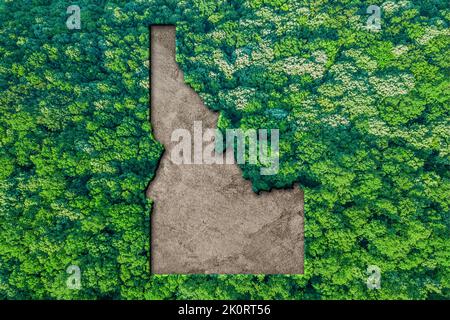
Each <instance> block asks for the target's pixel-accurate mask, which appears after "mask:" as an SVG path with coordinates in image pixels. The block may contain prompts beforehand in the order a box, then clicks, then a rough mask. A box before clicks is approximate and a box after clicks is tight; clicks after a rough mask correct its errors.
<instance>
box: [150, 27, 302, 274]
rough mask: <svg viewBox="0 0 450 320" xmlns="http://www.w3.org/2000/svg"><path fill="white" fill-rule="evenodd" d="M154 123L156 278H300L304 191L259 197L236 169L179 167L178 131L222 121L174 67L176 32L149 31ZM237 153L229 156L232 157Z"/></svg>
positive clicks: (153, 247) (170, 29) (153, 246)
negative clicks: (159, 150) (158, 151)
mask: <svg viewBox="0 0 450 320" xmlns="http://www.w3.org/2000/svg"><path fill="white" fill-rule="evenodd" d="M150 114H151V122H152V126H153V132H154V135H155V138H156V139H157V140H158V141H159V142H161V143H162V144H163V145H164V147H165V152H164V154H163V156H162V158H161V161H160V164H159V167H158V169H157V172H156V177H155V179H154V180H153V181H152V182H151V183H150V185H149V188H148V190H147V196H148V197H149V198H151V199H153V200H154V203H153V209H152V216H151V224H152V230H151V269H152V273H154V274H192V273H197V274H212V273H214V274H301V273H303V251H304V250H303V245H304V244H303V216H304V213H303V192H302V191H301V190H300V189H299V188H298V187H297V186H295V187H294V188H293V189H286V190H272V191H271V192H261V193H260V194H259V195H258V194H256V193H254V192H253V191H252V188H251V183H250V181H247V180H244V179H243V178H242V173H241V171H240V169H239V168H238V166H237V165H230V164H212V165H206V164H204V165H194V164H191V165H188V164H183V165H176V164H174V163H172V161H171V160H170V152H171V150H172V148H173V147H174V146H175V145H176V143H175V142H171V135H172V132H173V130H175V129H177V128H183V129H187V130H189V131H190V132H191V134H192V136H193V133H192V132H193V123H194V121H202V122H203V129H204V130H205V129H206V128H215V127H216V124H217V118H218V114H217V113H215V112H213V111H211V110H209V109H208V108H207V107H206V106H205V105H204V104H203V102H202V101H201V99H200V97H199V96H198V95H197V94H196V93H195V92H194V91H193V90H192V89H191V88H190V87H189V86H187V85H186V84H185V83H184V78H183V73H182V71H181V70H180V69H179V67H178V65H177V63H176V62H175V27H174V26H152V27H151V110H150ZM231 152H232V151H231Z"/></svg>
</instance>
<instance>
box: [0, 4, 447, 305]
mask: <svg viewBox="0 0 450 320" xmlns="http://www.w3.org/2000/svg"><path fill="white" fill-rule="evenodd" d="M75 3H76V4H78V5H79V6H80V7H81V9H82V10H81V21H82V29H81V30H68V29H67V28H66V24H65V21H66V18H67V15H66V8H67V6H68V4H67V2H66V1H61V0H54V1H50V0H33V1H23V0H18V1H6V0H2V1H1V2H0V21H2V28H1V30H0V39H1V42H0V43H1V46H0V56H1V60H0V61H1V62H0V88H1V92H2V95H1V96H0V144H1V150H0V164H1V165H0V177H1V180H0V221H1V223H0V298H8V299H19V298H34V299H42V298H59V299H69V298H85V299H86V298H111V299H177V298H186V299H193V298H197V299H207V298H209V299H219V298H222V299H236V298H240V299H270V298H272V299H448V298H450V241H449V224H450V220H449V219H450V218H449V205H450V203H449V202H450V201H449V199H450V197H449V194H450V183H449V173H448V172H449V170H448V169H449V164H450V163H449V152H450V151H449V145H448V137H449V134H450V130H449V127H450V126H449V106H450V90H449V89H450V79H449V74H450V73H449V71H450V70H449V67H450V56H449V55H448V52H449V46H450V41H449V39H450V37H449V35H450V32H449V22H450V21H449V20H450V9H449V7H448V2H447V1H445V0H427V1H388V2H384V3H383V5H382V29H381V30H380V31H378V32H375V31H371V30H368V29H367V28H366V27H365V23H366V20H367V17H368V15H367V14H366V8H367V7H368V6H369V5H370V4H371V3H369V2H368V1H359V0H340V1H327V0H320V1H303V0H291V1H283V0H246V1H237V0H236V1H224V0H193V1H187V0H180V1H175V0H165V1H164V0H153V1H144V0H133V1H123V0H114V1H112V0H110V1H89V0H79V1H75ZM163 23H165V24H176V25H177V52H178V53H177V61H178V62H179V63H180V65H181V66H182V68H183V70H184V72H185V79H186V82H187V83H189V84H190V85H191V86H192V87H193V88H194V89H195V90H196V91H197V92H198V93H199V94H200V96H201V97H202V98H203V99H204V101H205V103H206V104H207V105H208V107H210V108H212V109H214V110H220V111H221V121H220V125H221V126H223V127H233V128H239V127H243V128H249V127H254V128H280V131H281V132H280V138H281V141H280V160H281V163H280V172H279V174H278V175H275V176H260V175H259V174H258V172H259V170H256V169H255V167H254V166H242V170H243V175H244V177H245V178H247V179H250V180H251V181H252V182H253V186H254V189H255V190H264V189H265V190H267V189H270V188H272V187H276V188H282V187H286V186H289V185H292V184H293V183H294V182H298V183H300V185H301V187H302V188H303V189H304V190H305V217H306V224H305V238H306V252H305V275H299V276H278V275H273V276H262V275H234V276H206V275H205V276H203V275H196V276H150V275H149V263H148V261H149V250H150V248H149V245H148V244H149V210H150V209H149V200H147V199H146V198H145V194H144V190H145V188H146V186H147V184H148V182H149V181H150V179H151V178H152V177H153V174H154V172H155V169H156V166H157V163H158V159H159V157H160V155H161V152H162V147H161V145H160V144H159V143H158V142H156V141H155V140H154V139H153V137H152V134H151V127H150V125H149V123H148V80H149V79H148V59H149V57H148V47H149V32H148V25H150V24H163ZM71 264H76V265H79V266H80V267H81V269H82V275H83V276H82V286H83V289H82V290H80V291H74V290H69V289H67V287H66V285H65V281H66V278H67V274H66V272H65V270H66V268H67V266H69V265H71ZM368 265H377V266H379V267H380V268H381V270H382V279H381V289H380V290H369V289H367V287H366V278H367V274H366V269H367V266H368Z"/></svg>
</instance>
